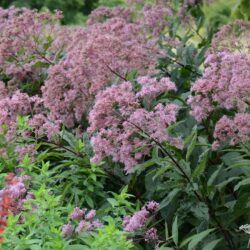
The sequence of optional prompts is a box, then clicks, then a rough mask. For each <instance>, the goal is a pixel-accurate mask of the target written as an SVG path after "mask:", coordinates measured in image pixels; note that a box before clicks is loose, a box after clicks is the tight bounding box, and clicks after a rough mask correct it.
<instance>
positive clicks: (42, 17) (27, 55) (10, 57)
mask: <svg viewBox="0 0 250 250" xmlns="http://www.w3.org/2000/svg"><path fill="white" fill-rule="evenodd" d="M61 17H62V16H61V13H60V12H56V14H55V15H51V14H50V13H49V12H41V13H38V12H37V11H36V10H29V9H26V8H22V9H18V8H14V7H11V8H10V9H7V10H4V9H2V8H0V21H1V25H0V40H1V43H0V65H1V66H0V68H1V70H3V72H4V73H5V74H7V75H8V76H11V77H13V78H14V79H15V80H16V81H18V80H24V79H25V78H27V79H29V80H31V79H33V80H34V79H36V78H37V76H36V74H37V75H39V74H40V73H41V72H40V71H37V70H36V69H35V68H32V66H33V65H34V64H35V63H36V62H38V61H42V62H44V63H46V62H50V60H53V55H52V53H49V52H47V51H46V49H45V48H46V44H47V43H48V40H49V39H53V37H54V35H55V32H56V22H57V21H58V20H60V18H61ZM12 81H13V79H12Z"/></svg>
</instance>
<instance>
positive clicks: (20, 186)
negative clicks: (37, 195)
mask: <svg viewBox="0 0 250 250" xmlns="http://www.w3.org/2000/svg"><path fill="white" fill-rule="evenodd" d="M29 179H30V177H29V176H21V177H17V176H15V175H14V174H13V173H9V174H8V176H7V177H6V178H5V186H4V188H3V189H1V190H0V217H1V220H3V219H5V220H7V217H8V215H9V213H13V214H14V215H17V214H19V213H21V212H22V211H23V209H24V208H23V204H24V202H25V201H27V200H30V199H33V198H34V195H33V193H31V192H28V190H27V187H26V184H25V183H26V182H27V181H28V180H29ZM7 200H8V202H7ZM7 203H8V207H6V204H7Z"/></svg>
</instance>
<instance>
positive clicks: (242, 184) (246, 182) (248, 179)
mask: <svg viewBox="0 0 250 250" xmlns="http://www.w3.org/2000/svg"><path fill="white" fill-rule="evenodd" d="M246 185H250V178H247V179H245V180H243V181H240V182H239V183H238V184H237V185H236V186H235V187H234V191H237V190H238V189H239V188H240V187H242V186H246Z"/></svg>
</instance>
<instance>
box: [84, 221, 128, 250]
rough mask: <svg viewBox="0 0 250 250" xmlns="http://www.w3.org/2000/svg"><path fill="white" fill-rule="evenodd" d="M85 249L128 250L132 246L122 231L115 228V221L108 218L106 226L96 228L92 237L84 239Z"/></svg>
mask: <svg viewBox="0 0 250 250" xmlns="http://www.w3.org/2000/svg"><path fill="white" fill-rule="evenodd" d="M86 243H87V245H88V248H86V250H117V249H119V250H128V249H132V248H133V244H132V242H131V241H128V240H127V239H126V236H125V235H124V232H122V231H120V230H118V229H117V228H116V225H115V222H114V221H113V220H112V219H110V220H109V223H108V225H107V226H105V227H104V228H101V229H99V230H98V233H97V234H94V235H93V237H92V238H88V241H86Z"/></svg>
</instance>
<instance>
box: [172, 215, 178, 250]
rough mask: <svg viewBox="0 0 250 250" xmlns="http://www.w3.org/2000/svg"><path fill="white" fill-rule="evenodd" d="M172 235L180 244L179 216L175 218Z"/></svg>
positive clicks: (176, 243)
mask: <svg viewBox="0 0 250 250" xmlns="http://www.w3.org/2000/svg"><path fill="white" fill-rule="evenodd" d="M172 237H173V241H174V243H175V245H176V246H178V217H177V216H176V217H175V220H174V222H173V225H172Z"/></svg>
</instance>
